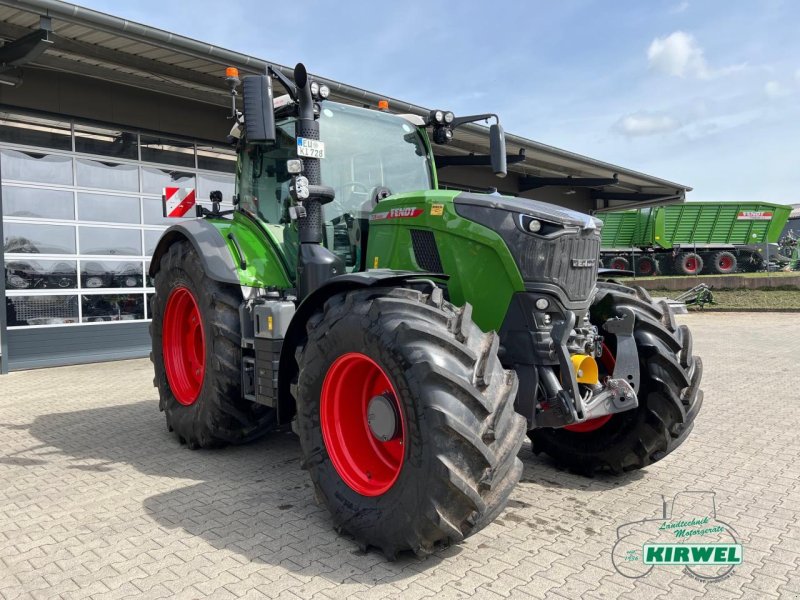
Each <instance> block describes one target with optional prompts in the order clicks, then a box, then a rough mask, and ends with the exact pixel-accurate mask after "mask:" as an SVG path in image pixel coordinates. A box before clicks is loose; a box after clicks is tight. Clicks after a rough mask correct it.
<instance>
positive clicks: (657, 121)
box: [614, 112, 681, 137]
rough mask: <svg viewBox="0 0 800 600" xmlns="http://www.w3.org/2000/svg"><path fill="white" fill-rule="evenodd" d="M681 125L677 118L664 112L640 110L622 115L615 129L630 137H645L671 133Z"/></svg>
mask: <svg viewBox="0 0 800 600" xmlns="http://www.w3.org/2000/svg"><path fill="white" fill-rule="evenodd" d="M680 126H681V124H680V122H678V120H677V119H675V118H673V117H671V116H669V115H667V114H664V113H648V112H638V113H633V114H631V115H627V116H625V117H622V118H621V119H620V120H619V121H617V122H616V123H615V124H614V129H615V130H617V131H618V132H620V133H622V134H623V135H626V136H629V137H643V136H648V135H656V134H659V133H669V132H670V131H675V130H676V129H679V128H680Z"/></svg>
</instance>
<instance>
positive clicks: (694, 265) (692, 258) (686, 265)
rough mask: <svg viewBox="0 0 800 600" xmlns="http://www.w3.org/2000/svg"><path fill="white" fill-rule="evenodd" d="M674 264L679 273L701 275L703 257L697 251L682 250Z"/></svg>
mask: <svg viewBox="0 0 800 600" xmlns="http://www.w3.org/2000/svg"><path fill="white" fill-rule="evenodd" d="M672 264H673V268H674V270H675V272H676V273H677V274H678V275H699V274H700V273H701V271H702V270H703V257H702V256H700V255H699V254H697V253H696V252H681V253H680V254H678V256H676V257H675V260H674V261H673V263H672Z"/></svg>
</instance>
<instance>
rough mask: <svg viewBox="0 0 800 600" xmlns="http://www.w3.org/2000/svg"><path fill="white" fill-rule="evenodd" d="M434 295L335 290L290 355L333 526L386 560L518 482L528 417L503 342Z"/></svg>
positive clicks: (452, 535) (461, 523)
mask: <svg viewBox="0 0 800 600" xmlns="http://www.w3.org/2000/svg"><path fill="white" fill-rule="evenodd" d="M470 314H471V308H470V307H469V306H466V307H464V308H461V309H456V308H454V307H453V306H452V305H451V304H449V303H447V302H445V301H444V300H443V298H442V293H441V290H438V289H435V290H433V292H432V293H430V294H423V293H422V292H419V291H415V290H410V289H399V288H383V289H369V290H359V291H353V292H349V293H342V294H338V295H336V296H334V297H332V298H331V299H330V300H328V302H327V303H326V304H325V307H324V310H322V311H320V312H318V313H317V314H316V315H314V316H313V317H312V318H311V319H310V321H309V324H308V340H307V343H306V344H305V345H304V346H303V348H302V349H301V350H299V352H298V364H299V369H300V370H299V376H298V381H297V384H296V386H295V387H294V388H293V389H294V394H295V397H296V399H297V422H296V430H297V433H298V435H299V436H300V443H301V447H302V451H303V461H304V465H305V466H306V468H308V469H309V471H310V474H311V479H312V481H313V483H314V487H315V490H316V493H317V497H318V499H319V500H320V502H322V503H324V504H325V505H326V506H327V507H328V509H329V510H330V512H331V514H332V515H333V520H334V524H335V526H336V527H337V528H338V529H341V530H344V531H345V532H347V533H350V534H351V535H353V536H354V537H355V538H356V540H357V541H358V543H359V544H360V545H361V546H362V547H363V548H366V547H368V546H374V547H377V548H380V549H381V550H382V551H383V552H384V554H386V556H388V557H390V558H393V557H394V556H395V555H396V553H397V552H399V551H402V550H407V549H410V550H413V551H414V552H416V553H417V554H420V555H424V554H428V553H430V552H432V551H433V549H434V547H435V546H436V545H437V544H448V543H452V542H458V541H460V540H462V539H463V538H465V537H466V536H468V535H470V534H472V533H474V532H475V531H477V530H478V529H480V528H481V527H483V526H484V525H486V524H488V523H489V522H491V521H492V520H493V519H494V518H495V517H496V516H497V514H499V513H500V511H501V510H502V509H503V507H504V506H505V504H506V501H507V500H508V497H509V495H510V493H511V491H512V489H513V488H514V486H515V485H516V483H517V481H518V480H519V477H520V474H521V472H522V464H521V463H520V461H519V459H518V458H517V452H518V450H519V448H520V445H521V444H522V440H523V439H524V434H525V420H524V419H523V418H522V417H521V416H519V415H518V414H517V413H516V412H515V411H514V398H515V395H516V391H517V378H516V375H515V374H514V373H513V372H511V371H504V370H503V369H502V367H501V365H500V361H499V359H498V358H497V349H498V341H499V340H498V337H497V336H496V334H494V333H491V334H484V333H482V332H481V331H480V330H479V329H478V327H477V326H476V325H475V324H474V323H473V322H472V320H471V317H470Z"/></svg>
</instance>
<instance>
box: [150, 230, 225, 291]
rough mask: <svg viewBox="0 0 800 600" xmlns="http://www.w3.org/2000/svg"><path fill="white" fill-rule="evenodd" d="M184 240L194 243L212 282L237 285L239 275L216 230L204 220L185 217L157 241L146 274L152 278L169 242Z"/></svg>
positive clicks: (159, 266) (158, 267)
mask: <svg viewBox="0 0 800 600" xmlns="http://www.w3.org/2000/svg"><path fill="white" fill-rule="evenodd" d="M183 240H187V241H188V242H190V243H191V244H192V246H194V249H195V251H196V252H197V256H199V257H200V261H201V262H202V263H203V269H204V270H205V272H206V275H208V277H210V278H211V279H213V280H214V281H220V282H222V283H231V284H233V285H239V275H238V272H237V268H236V263H235V262H234V259H233V256H231V252H230V250H229V249H228V245H227V244H226V243H225V240H224V239H223V237H222V235H221V234H220V232H219V230H218V229H217V228H216V227H214V225H212V224H211V223H209V222H208V221H203V220H200V219H197V220H188V221H184V222H182V223H178V224H176V225H172V226H171V227H170V228H169V229H167V230H166V231H165V232H164V234H163V235H162V236H161V239H159V240H158V244H157V245H156V249H155V251H154V252H153V258H152V261H151V262H150V270H149V274H150V276H151V277H155V275H156V273H158V271H159V269H160V268H161V257H162V256H163V255H164V253H166V252H167V250H169V247H170V246H172V244H175V243H177V242H180V241H183Z"/></svg>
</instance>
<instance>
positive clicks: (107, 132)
mask: <svg viewBox="0 0 800 600" xmlns="http://www.w3.org/2000/svg"><path fill="white" fill-rule="evenodd" d="M75 150H76V151H77V152H82V153H85V154H99V155H100V156H110V157H114V158H128V159H131V160H136V159H137V158H139V136H138V135H136V134H135V133H133V132H130V131H114V130H112V129H105V128H100V127H88V126H86V125H76V126H75Z"/></svg>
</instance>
